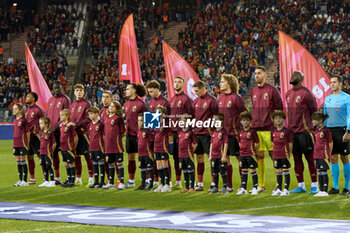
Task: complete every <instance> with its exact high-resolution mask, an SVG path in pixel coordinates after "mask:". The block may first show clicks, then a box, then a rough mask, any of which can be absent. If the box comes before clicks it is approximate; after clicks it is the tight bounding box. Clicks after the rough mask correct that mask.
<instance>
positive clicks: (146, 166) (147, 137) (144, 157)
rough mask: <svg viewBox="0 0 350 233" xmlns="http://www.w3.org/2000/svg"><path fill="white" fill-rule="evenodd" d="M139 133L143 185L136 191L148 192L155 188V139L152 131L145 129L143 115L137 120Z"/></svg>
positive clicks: (138, 141) (138, 144)
mask: <svg viewBox="0 0 350 233" xmlns="http://www.w3.org/2000/svg"><path fill="white" fill-rule="evenodd" d="M137 123H138V128H139V129H138V131H137V146H138V153H139V168H140V170H141V185H140V186H139V187H138V188H137V189H135V190H147V191H152V190H153V189H154V188H153V180H154V173H153V166H154V161H153V160H154V158H153V152H152V148H151V141H152V138H153V135H152V131H151V130H149V129H144V128H143V113H140V114H139V116H138V118H137ZM147 172H148V174H149V181H150V182H149V186H148V188H146V175H147V174H146V173H147Z"/></svg>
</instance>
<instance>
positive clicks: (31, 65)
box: [24, 42, 52, 112]
mask: <svg viewBox="0 0 350 233" xmlns="http://www.w3.org/2000/svg"><path fill="white" fill-rule="evenodd" d="M24 43H25V47H26V61H27V70H28V76H29V84H30V89H31V91H32V92H35V93H37V94H38V97H39V98H38V101H37V103H36V104H37V105H38V106H39V107H41V108H42V110H43V111H44V112H45V111H46V109H47V107H48V106H47V102H48V101H49V99H50V98H51V97H52V94H51V92H50V89H49V87H48V86H47V84H46V81H45V79H44V78H43V76H42V74H41V72H40V69H39V67H38V65H37V64H36V62H35V60H34V58H33V55H32V53H31V52H30V50H29V48H28V46H27V43H26V42H24Z"/></svg>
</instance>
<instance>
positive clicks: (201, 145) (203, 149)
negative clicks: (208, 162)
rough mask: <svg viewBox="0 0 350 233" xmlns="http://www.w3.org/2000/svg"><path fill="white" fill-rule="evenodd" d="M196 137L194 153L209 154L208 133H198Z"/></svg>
mask: <svg viewBox="0 0 350 233" xmlns="http://www.w3.org/2000/svg"><path fill="white" fill-rule="evenodd" d="M196 139H197V148H196V150H195V152H194V153H195V154H197V155H202V154H209V150H210V139H211V137H210V135H205V134H199V135H196Z"/></svg>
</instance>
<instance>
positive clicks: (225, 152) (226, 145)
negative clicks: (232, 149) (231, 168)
mask: <svg viewBox="0 0 350 233" xmlns="http://www.w3.org/2000/svg"><path fill="white" fill-rule="evenodd" d="M227 150H228V144H227V143H225V144H224V152H223V154H222V157H221V162H223V163H227Z"/></svg>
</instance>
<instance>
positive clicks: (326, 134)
mask: <svg viewBox="0 0 350 233" xmlns="http://www.w3.org/2000/svg"><path fill="white" fill-rule="evenodd" d="M313 135H314V139H315V149H314V159H329V157H330V154H331V150H330V148H329V143H331V142H333V139H332V134H331V131H330V130H329V129H328V128H327V127H325V126H324V127H322V128H317V129H315V131H314V134H313Z"/></svg>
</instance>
